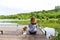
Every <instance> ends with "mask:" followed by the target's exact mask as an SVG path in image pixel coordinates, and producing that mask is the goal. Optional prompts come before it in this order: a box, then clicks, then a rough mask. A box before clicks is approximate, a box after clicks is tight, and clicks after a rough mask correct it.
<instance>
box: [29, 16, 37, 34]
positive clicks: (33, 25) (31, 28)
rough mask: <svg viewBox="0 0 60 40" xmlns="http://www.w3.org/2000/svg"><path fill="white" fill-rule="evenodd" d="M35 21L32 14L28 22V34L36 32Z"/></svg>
mask: <svg viewBox="0 0 60 40" xmlns="http://www.w3.org/2000/svg"><path fill="white" fill-rule="evenodd" d="M37 28H38V25H37V21H36V19H35V17H34V16H32V17H31V20H30V24H29V25H28V34H36V33H37Z"/></svg>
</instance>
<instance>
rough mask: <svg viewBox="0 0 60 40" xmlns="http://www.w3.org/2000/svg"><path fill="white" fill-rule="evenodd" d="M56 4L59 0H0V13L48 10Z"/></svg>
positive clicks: (59, 3)
mask: <svg viewBox="0 0 60 40" xmlns="http://www.w3.org/2000/svg"><path fill="white" fill-rule="evenodd" d="M57 5H60V0H0V11H1V12H0V14H6V15H7V14H12V13H19V12H20V13H21V12H29V11H37V10H50V9H54V7H55V6H57Z"/></svg>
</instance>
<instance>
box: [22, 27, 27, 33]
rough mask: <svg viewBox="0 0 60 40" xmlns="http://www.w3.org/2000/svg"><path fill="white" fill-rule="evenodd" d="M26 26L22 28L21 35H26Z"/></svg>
mask: <svg viewBox="0 0 60 40" xmlns="http://www.w3.org/2000/svg"><path fill="white" fill-rule="evenodd" d="M26 30H27V26H25V27H23V30H22V34H26Z"/></svg>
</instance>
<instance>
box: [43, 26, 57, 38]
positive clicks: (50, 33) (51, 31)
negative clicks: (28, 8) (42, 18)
mask: <svg viewBox="0 0 60 40" xmlns="http://www.w3.org/2000/svg"><path fill="white" fill-rule="evenodd" d="M42 31H43V32H44V31H46V37H47V38H49V37H50V36H58V32H57V31H56V30H55V29H54V28H49V27H45V28H43V29H42ZM44 33H45V32H44Z"/></svg>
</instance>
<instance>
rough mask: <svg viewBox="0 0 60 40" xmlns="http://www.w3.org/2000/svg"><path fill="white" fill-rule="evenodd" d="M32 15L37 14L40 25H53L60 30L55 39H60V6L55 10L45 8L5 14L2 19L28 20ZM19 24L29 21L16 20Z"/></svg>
mask: <svg viewBox="0 0 60 40" xmlns="http://www.w3.org/2000/svg"><path fill="white" fill-rule="evenodd" d="M31 16H35V17H36V18H37V19H39V20H37V23H38V25H39V26H43V27H53V28H55V29H56V30H57V31H58V33H59V34H58V36H57V37H55V39H54V40H60V6H56V7H55V9H53V10H48V11H46V10H43V11H34V12H30V13H21V14H20V13H19V14H15V15H8V16H4V15H1V16H0V19H19V20H23V19H24V20H27V19H30V17H31ZM16 23H18V24H28V23H29V21H19V22H16Z"/></svg>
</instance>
